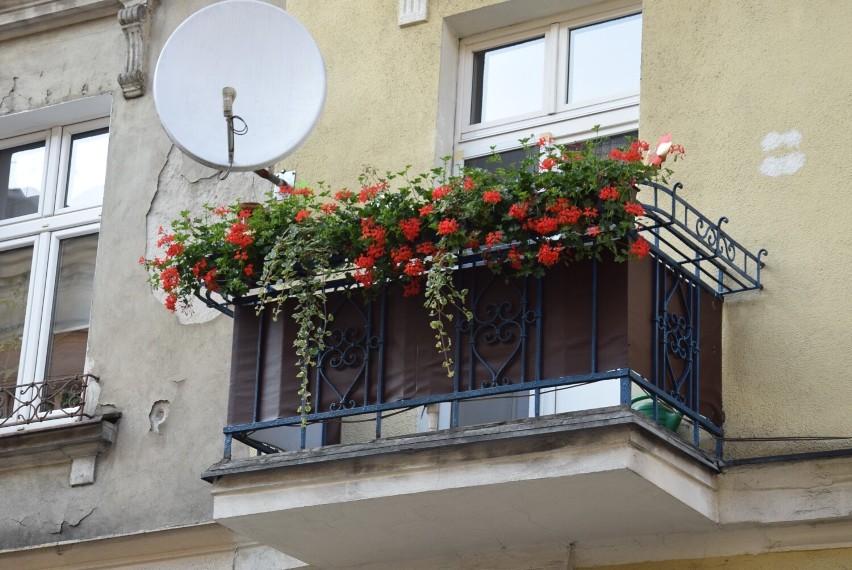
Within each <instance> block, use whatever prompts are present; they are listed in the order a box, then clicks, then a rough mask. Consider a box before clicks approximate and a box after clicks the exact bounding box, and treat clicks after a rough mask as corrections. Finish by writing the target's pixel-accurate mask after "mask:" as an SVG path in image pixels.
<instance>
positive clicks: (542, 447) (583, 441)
mask: <svg viewBox="0 0 852 570" xmlns="http://www.w3.org/2000/svg"><path fill="white" fill-rule="evenodd" d="M715 474H716V469H715V468H714V466H713V465H712V463H711V462H709V461H708V460H707V459H706V458H705V457H704V456H703V455H701V454H700V453H699V452H697V451H696V450H694V449H693V448H692V447H691V446H689V445H687V444H685V443H684V442H682V441H681V440H680V439H678V438H677V437H675V436H674V435H673V434H671V433H670V432H667V431H666V430H665V429H663V428H661V427H659V426H657V425H656V424H654V423H653V422H651V421H649V420H647V419H646V418H643V417H639V416H637V415H636V414H634V413H633V412H631V411H629V410H627V409H625V408H622V407H614V408H604V409H598V410H594V411H586V412H574V413H568V414H560V415H554V416H546V417H542V418H537V419H526V420H518V421H512V422H505V423H500V424H489V425H485V426H476V427H469V428H461V429H457V430H450V431H439V432H429V433H423V434H415V435H410V436H403V437H397V438H387V439H382V440H377V441H374V442H370V443H366V444H364V443H360V444H349V445H337V446H331V447H326V448H322V449H316V450H307V451H301V452H290V453H280V454H274V455H266V456H262V457H255V458H248V459H240V460H232V461H229V462H221V463H218V464H216V465H214V466H212V467H211V468H210V469H209V470H208V471H207V472H206V473H204V478H205V479H207V480H208V481H211V482H212V483H213V496H214V519H215V520H216V521H217V522H219V523H220V524H223V525H225V526H227V527H229V528H231V529H233V530H235V531H237V532H239V533H241V534H243V535H245V536H247V537H249V538H250V539H252V540H256V541H258V542H260V543H263V544H266V545H268V546H271V547H273V548H276V549H278V550H280V551H282V552H284V553H286V554H288V555H290V556H294V557H296V558H298V559H300V560H303V561H305V562H306V563H309V564H311V565H312V566H315V567H320V568H351V567H358V566H363V565H369V567H371V568H379V567H383V566H382V565H383V564H384V565H385V566H386V567H388V568H393V567H397V568H398V567H401V566H400V563H403V562H405V563H408V562H411V561H413V560H425V559H431V560H438V559H452V558H458V557H464V556H470V555H476V553H486V552H492V553H493V552H495V551H501V550H504V551H513V550H517V551H520V550H529V549H536V550H540V551H541V552H547V551H558V550H560V549H561V550H566V549H567V548H568V546H569V544H571V543H573V542H584V541H600V540H603V539H627V538H630V537H633V536H642V535H647V534H649V533H653V534H662V535H666V534H670V533H685V532H686V533H694V532H702V531H709V530H712V529H713V528H715V527H716V524H717V522H718V518H719V517H718V506H717V496H716V495H717V494H716V479H715ZM507 560H508V559H507ZM406 561H407V562H406ZM406 567H408V566H406Z"/></svg>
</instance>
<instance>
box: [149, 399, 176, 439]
mask: <svg viewBox="0 0 852 570" xmlns="http://www.w3.org/2000/svg"><path fill="white" fill-rule="evenodd" d="M170 407H171V402H169V401H168V400H157V401H156V402H154V405H153V406H151V413H149V414H148V420H149V421H150V422H151V431H152V432H154V433H160V425H161V424H163V422H165V421H166V418H168V417H169V408H170Z"/></svg>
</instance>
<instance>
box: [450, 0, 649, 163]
mask: <svg viewBox="0 0 852 570" xmlns="http://www.w3.org/2000/svg"><path fill="white" fill-rule="evenodd" d="M641 8H642V6H641V3H639V2H636V1H634V0H624V1H617V2H607V3H604V4H597V5H594V6H589V7H586V8H583V9H578V10H574V11H572V12H568V13H565V14H561V15H559V16H556V17H550V18H546V19H541V20H536V21H532V22H526V23H524V24H518V25H515V26H510V27H507V28H502V29H499V30H495V31H492V32H487V33H484V34H479V35H475V36H471V37H467V38H464V39H462V40H460V42H459V60H458V81H457V95H456V124H455V137H454V154H453V158H454V161H455V163H456V164H460V163H462V162H463V161H464V160H465V159H469V158H475V157H480V156H486V155H489V154H491V152H492V149H493V150H495V151H497V152H503V151H507V150H512V149H516V148H519V146H520V145H519V143H518V141H519V140H520V139H522V138H527V137H529V136H530V135H531V134H533V133H534V134H535V135H536V136H541V135H545V134H547V135H550V136H552V137H553V138H554V140H555V141H556V142H573V141H579V140H586V139H589V138H593V137H595V136H610V135H616V134H621V133H624V132H629V131H636V130H638V129H639V93H638V92H635V93H621V94H618V95H615V96H613V97H608V98H605V99H599V100H594V101H584V102H582V103H575V104H569V103H567V99H568V97H567V95H568V42H569V38H570V36H569V34H570V31H571V30H572V29H576V28H581V27H585V26H589V25H593V24H599V23H602V22H606V21H610V20H615V19H619V18H624V17H627V16H631V15H636V14H640V13H641V11H642V10H641ZM540 36H543V37H544V38H545V61H544V65H545V79H544V91H543V93H544V95H543V100H542V104H541V107H540V109H539V110H538V111H535V112H531V113H526V114H521V115H516V116H513V117H508V118H505V119H501V120H495V121H488V122H482V123H476V124H472V123H471V108H472V97H473V82H474V63H473V62H474V54H475V53H477V52H481V51H483V50H489V49H495V48H499V47H501V46H506V45H510V44H514V43H518V42H522V41H524V40H530V39H533V38H536V37H540ZM596 126H599V127H600V128H599V130H598V131H597V134H596V133H595V130H594V129H595V127H596Z"/></svg>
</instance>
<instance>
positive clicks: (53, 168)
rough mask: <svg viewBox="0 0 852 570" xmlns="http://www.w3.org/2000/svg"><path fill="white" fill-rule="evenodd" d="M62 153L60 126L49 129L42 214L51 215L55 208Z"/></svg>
mask: <svg viewBox="0 0 852 570" xmlns="http://www.w3.org/2000/svg"><path fill="white" fill-rule="evenodd" d="M61 155H62V127H54V128H53V129H51V130H50V136H49V137H48V139H47V160H46V161H45V162H46V164H45V175H44V206H43V209H42V211H41V215H42V216H51V215H53V213H54V212H55V211H56V209H57V207H58V206H57V195H56V194H57V189H58V187H59V163H60V159H61Z"/></svg>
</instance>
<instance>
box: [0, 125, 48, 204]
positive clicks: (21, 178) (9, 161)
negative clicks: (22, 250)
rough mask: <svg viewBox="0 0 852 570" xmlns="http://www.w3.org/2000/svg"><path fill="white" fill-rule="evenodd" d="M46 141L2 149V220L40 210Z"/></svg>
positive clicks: (0, 156) (0, 161)
mask: <svg viewBox="0 0 852 570" xmlns="http://www.w3.org/2000/svg"><path fill="white" fill-rule="evenodd" d="M43 182H44V142H38V143H34V144H28V145H24V146H17V147H14V148H7V149H4V150H0V220H8V219H9V218H17V217H18V216H26V215H27V214H34V213H36V212H38V201H39V197H40V196H41V193H42V186H43Z"/></svg>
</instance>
